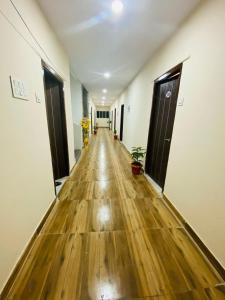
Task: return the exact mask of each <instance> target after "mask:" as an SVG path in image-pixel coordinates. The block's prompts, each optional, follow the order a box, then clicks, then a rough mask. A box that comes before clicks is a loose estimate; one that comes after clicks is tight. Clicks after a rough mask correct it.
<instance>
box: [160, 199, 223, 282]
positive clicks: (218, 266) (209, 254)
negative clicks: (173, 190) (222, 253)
mask: <svg viewBox="0 0 225 300" xmlns="http://www.w3.org/2000/svg"><path fill="white" fill-rule="evenodd" d="M163 199H164V201H165V202H166V204H167V205H168V206H169V207H170V209H171V210H172V211H173V213H174V214H175V215H176V217H177V218H178V219H179V220H180V222H181V223H182V224H183V226H184V228H185V229H186V230H187V232H188V233H189V234H190V236H191V238H192V239H193V240H194V242H195V243H196V244H197V246H198V247H199V248H200V250H201V251H202V253H203V254H204V255H205V256H206V258H207V259H208V260H209V262H210V263H211V264H212V265H213V267H214V268H215V269H216V270H217V272H218V273H219V274H220V276H221V277H222V278H223V280H224V281H225V269H224V267H223V266H222V265H221V263H220V262H219V261H218V260H217V259H216V258H215V256H214V255H213V254H212V252H211V251H210V250H209V249H208V248H207V247H206V245H205V244H204V243H203V241H202V240H201V239H200V238H199V236H198V235H197V234H196V232H195V231H194V230H193V228H192V227H191V226H190V225H189V224H188V223H187V222H186V221H185V219H184V218H183V217H182V215H181V214H180V213H179V211H178V210H177V209H176V207H175V206H174V205H173V204H172V203H171V201H170V200H169V199H168V198H167V197H166V196H165V194H164V195H163Z"/></svg>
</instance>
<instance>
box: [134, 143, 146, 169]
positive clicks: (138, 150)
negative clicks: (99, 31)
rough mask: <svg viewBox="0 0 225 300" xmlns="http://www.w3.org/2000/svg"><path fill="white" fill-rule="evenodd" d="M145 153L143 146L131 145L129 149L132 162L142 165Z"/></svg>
mask: <svg viewBox="0 0 225 300" xmlns="http://www.w3.org/2000/svg"><path fill="white" fill-rule="evenodd" d="M145 154H146V150H145V149H144V148H142V147H132V151H131V157H132V159H133V162H132V164H135V165H139V166H142V163H143V159H144V157H145Z"/></svg>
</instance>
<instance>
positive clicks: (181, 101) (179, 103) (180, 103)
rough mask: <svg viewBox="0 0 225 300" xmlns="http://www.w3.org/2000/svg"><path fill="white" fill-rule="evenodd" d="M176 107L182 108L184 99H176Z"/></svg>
mask: <svg viewBox="0 0 225 300" xmlns="http://www.w3.org/2000/svg"><path fill="white" fill-rule="evenodd" d="M177 105H178V106H183V105H184V98H183V97H182V98H179V99H178V103H177Z"/></svg>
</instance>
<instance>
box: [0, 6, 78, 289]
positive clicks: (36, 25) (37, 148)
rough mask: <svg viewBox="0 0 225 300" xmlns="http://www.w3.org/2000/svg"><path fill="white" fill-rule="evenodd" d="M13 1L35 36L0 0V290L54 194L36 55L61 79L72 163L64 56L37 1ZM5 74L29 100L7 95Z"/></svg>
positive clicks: (70, 119)
mask: <svg viewBox="0 0 225 300" xmlns="http://www.w3.org/2000/svg"><path fill="white" fill-rule="evenodd" d="M14 3H15V5H16V6H17V8H18V10H19V11H20V13H21V15H22V16H23V18H24V20H25V21H26V22H27V25H28V26H29V28H30V30H31V31H32V32H33V34H34V36H35V38H36V41H35V40H34V37H32V36H31V34H30V33H29V32H28V30H27V28H26V27H25V25H24V24H23V22H22V21H21V19H20V17H19V15H18V14H17V12H16V11H15V9H14V8H13V6H12V4H11V2H10V1H9V0H1V1H0V35H1V47H0V48H1V55H0V65H1V68H0V91H1V104H0V105H1V109H0V140H1V155H0V165H1V168H0V185H1V188H0V194H1V195H0V238H1V243H0V290H1V289H2V288H3V286H4V284H5V282H6V280H7V279H8V276H9V275H10V273H11V271H12V270H13V268H14V266H15V264H16V262H17V260H18V259H19V257H20V256H21V254H22V252H23V251H24V249H25V247H26V244H27V243H28V242H29V240H30V238H31V236H32V235H33V233H34V231H35V230H36V228H37V226H38V225H39V223H40V221H41V219H42V218H43V216H44V214H45V213H46V211H47V209H48V207H49V206H50V204H51V203H52V201H53V200H54V198H55V195H54V184H53V172H52V163H51V154H50V145H49V136H48V127H47V117H46V108H45V95H44V86H43V72H42V66H41V58H42V59H43V60H45V62H46V63H48V64H49V65H50V66H51V67H52V68H54V69H55V71H56V72H57V73H58V74H59V75H60V76H61V77H62V78H63V79H64V83H65V87H64V92H65V108H66V118H67V130H68V144H69V158H70V167H71V168H72V167H73V164H74V154H73V150H74V145H73V124H72V113H71V98H70V72H69V60H68V58H67V56H66V54H65V52H64V50H63V48H62V47H61V45H60V43H59V42H58V40H57V38H56V36H55V35H54V33H53V32H52V30H51V28H50V27H49V25H48V23H47V22H46V20H45V18H44V16H43V14H42V12H41V11H40V9H39V7H38V6H37V3H36V1H33V0H14ZM37 41H38V42H37ZM10 75H13V76H14V77H16V78H18V79H21V80H24V81H25V82H26V83H27V85H28V88H29V93H28V98H29V101H23V100H16V99H14V98H12V93H11V87H10V81H9V76H10ZM35 93H38V94H39V97H40V99H41V103H36V101H35Z"/></svg>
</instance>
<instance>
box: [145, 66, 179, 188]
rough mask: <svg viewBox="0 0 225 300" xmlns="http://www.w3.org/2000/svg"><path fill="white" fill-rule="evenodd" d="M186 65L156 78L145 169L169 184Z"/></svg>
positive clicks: (154, 178) (156, 178) (160, 182)
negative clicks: (182, 79) (177, 111)
mask: <svg viewBox="0 0 225 300" xmlns="http://www.w3.org/2000/svg"><path fill="white" fill-rule="evenodd" d="M181 69H182V66H179V68H178V67H177V68H176V69H174V70H173V71H171V72H168V76H167V77H166V76H165V75H164V76H162V78H163V79H162V80H158V81H156V82H155V87H154V95H153V106H152V113H151V122H150V130H149V138H148V147H147V155H146V166H145V171H146V173H147V174H148V175H150V177H151V178H152V179H153V180H154V181H155V182H156V183H157V184H158V185H159V186H160V187H162V188H164V185H165V179H166V172H167V165H168V160H169V152H170V145H171V140H172V133H173V125H174V119H175V114H176V106H177V97H178V92H179V85H180V76H181Z"/></svg>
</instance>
